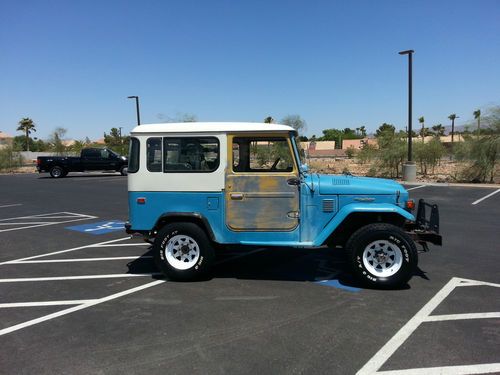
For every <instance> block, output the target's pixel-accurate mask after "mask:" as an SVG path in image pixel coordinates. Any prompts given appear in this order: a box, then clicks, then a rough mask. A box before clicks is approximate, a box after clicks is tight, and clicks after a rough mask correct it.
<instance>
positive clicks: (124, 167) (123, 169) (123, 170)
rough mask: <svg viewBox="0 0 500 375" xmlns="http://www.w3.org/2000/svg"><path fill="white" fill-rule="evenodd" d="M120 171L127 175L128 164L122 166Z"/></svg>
mask: <svg viewBox="0 0 500 375" xmlns="http://www.w3.org/2000/svg"><path fill="white" fill-rule="evenodd" d="M119 172H120V174H121V175H122V176H126V175H127V173H128V168H127V166H126V165H124V166H123V167H121V168H120V171H119Z"/></svg>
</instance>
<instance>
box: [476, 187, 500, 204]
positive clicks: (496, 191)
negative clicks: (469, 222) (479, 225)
mask: <svg viewBox="0 0 500 375" xmlns="http://www.w3.org/2000/svg"><path fill="white" fill-rule="evenodd" d="M499 191H500V189H498V190H495V191H494V192H493V193H490V194H488V195H486V196H484V197H482V198H479V199H478V200H477V201H475V202H472V205H476V204H478V203H481V202H482V201H484V200H485V199H488V198H489V197H492V196H493V195H495V194H496V193H498V192H499Z"/></svg>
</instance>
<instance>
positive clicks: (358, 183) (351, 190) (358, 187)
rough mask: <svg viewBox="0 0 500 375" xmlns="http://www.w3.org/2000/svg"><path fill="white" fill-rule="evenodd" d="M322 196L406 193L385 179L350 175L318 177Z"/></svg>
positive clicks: (395, 183)
mask: <svg viewBox="0 0 500 375" xmlns="http://www.w3.org/2000/svg"><path fill="white" fill-rule="evenodd" d="M316 176H317V178H318V183H319V193H320V194H325V195H327V194H339V195H361V194H363V195H377V194H396V192H397V191H399V192H400V193H406V190H405V188H404V187H403V186H402V185H401V184H399V183H397V182H395V181H393V180H388V179H385V178H371V177H357V176H350V175H327V174H323V175H316Z"/></svg>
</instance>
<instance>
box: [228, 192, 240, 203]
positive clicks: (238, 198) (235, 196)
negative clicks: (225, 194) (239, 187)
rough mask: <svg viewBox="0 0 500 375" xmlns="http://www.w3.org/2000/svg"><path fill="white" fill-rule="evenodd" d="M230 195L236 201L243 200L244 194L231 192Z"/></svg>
mask: <svg viewBox="0 0 500 375" xmlns="http://www.w3.org/2000/svg"><path fill="white" fill-rule="evenodd" d="M230 197H231V199H232V200H234V201H241V200H243V194H241V193H231V194H230Z"/></svg>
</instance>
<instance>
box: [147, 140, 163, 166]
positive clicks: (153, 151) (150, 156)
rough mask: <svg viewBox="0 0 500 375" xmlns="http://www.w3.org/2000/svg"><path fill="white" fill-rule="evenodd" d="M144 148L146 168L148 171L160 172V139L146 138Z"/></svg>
mask: <svg viewBox="0 0 500 375" xmlns="http://www.w3.org/2000/svg"><path fill="white" fill-rule="evenodd" d="M146 148H147V151H146V160H147V163H146V166H147V168H148V171H150V172H161V155H162V151H161V138H148V141H147V142H146Z"/></svg>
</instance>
